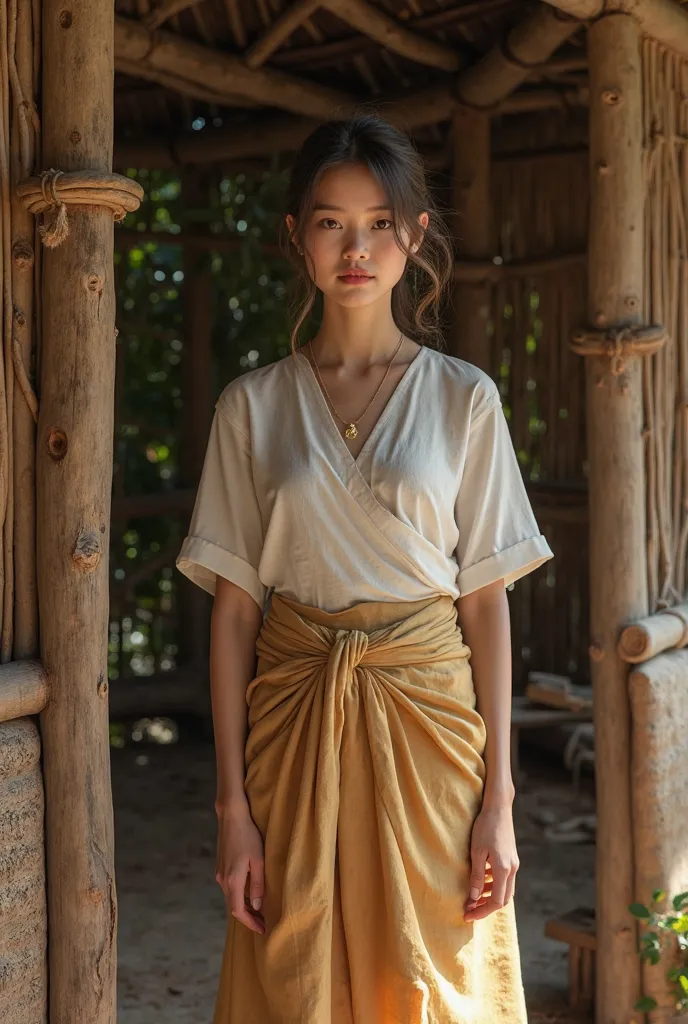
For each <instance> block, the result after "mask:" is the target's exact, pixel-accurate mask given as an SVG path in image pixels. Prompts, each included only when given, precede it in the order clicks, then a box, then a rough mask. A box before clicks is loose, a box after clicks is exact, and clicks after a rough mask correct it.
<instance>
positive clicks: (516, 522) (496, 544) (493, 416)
mask: <svg viewBox="0 0 688 1024" xmlns="http://www.w3.org/2000/svg"><path fill="white" fill-rule="evenodd" d="M455 513H456V523H457V526H458V530H459V541H458V544H457V549H456V560H457V562H458V566H459V572H458V576H457V586H458V588H459V591H460V593H461V595H462V596H464V595H466V594H470V593H471V592H472V591H474V590H479V589H480V587H484V586H487V585H488V584H489V583H494V582H495V581H496V580H498V579H501V578H503V579H504V583H505V586H508V585H509V584H511V583H513V582H514V581H515V580H518V579H520V577H521V576H525V575H526V573H529V572H532V571H533V570H534V569H537V567H538V566H540V565H542V563H543V562H546V561H547V559H549V558H552V551H551V550H550V547H549V544H548V543H547V541H546V539H545V537H544V536H543V535H542V534H541V533H540V530H539V528H538V524H537V522H536V520H535V516H534V514H533V510H532V507H531V505H530V500H529V498H528V494H527V492H526V488H525V484H524V482H523V476H522V475H521V469H520V466H519V464H518V459H517V458H516V452H515V451H514V446H513V443H512V440H511V436H510V434H509V428H508V425H507V422H506V418H505V416H504V411H503V409H502V404H501V401H500V397H499V392H498V391H497V389H496V387H495V388H494V390H493V391H490V392H489V393H488V395H487V396H486V398H485V401H484V402H483V403H482V404H481V408H480V409H479V410H478V411H477V412H476V413H475V414H474V417H473V419H472V422H471V427H470V434H469V439H468V446H467V452H466V459H465V464H464V469H463V475H462V478H461V484H460V487H459V493H458V497H457V500H456V509H455Z"/></svg>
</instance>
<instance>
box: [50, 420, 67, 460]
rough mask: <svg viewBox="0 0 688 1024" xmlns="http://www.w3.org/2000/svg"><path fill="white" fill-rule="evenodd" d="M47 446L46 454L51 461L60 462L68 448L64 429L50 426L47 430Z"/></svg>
mask: <svg viewBox="0 0 688 1024" xmlns="http://www.w3.org/2000/svg"><path fill="white" fill-rule="evenodd" d="M47 447H48V455H49V456H50V458H51V459H52V460H53V462H62V460H63V459H64V457H65V455H66V454H67V449H68V448H69V441H68V440H67V435H66V434H65V432H64V430H60V428H59V427H51V428H50V430H49V431H48V437H47Z"/></svg>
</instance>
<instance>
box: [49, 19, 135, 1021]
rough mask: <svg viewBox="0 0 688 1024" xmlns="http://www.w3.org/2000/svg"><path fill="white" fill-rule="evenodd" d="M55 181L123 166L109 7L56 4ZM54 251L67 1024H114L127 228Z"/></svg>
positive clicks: (54, 1008)
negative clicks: (119, 455) (120, 419)
mask: <svg viewBox="0 0 688 1024" xmlns="http://www.w3.org/2000/svg"><path fill="white" fill-rule="evenodd" d="M42 16H43V93H42V107H43V119H44V120H43V153H42V166H43V167H44V168H57V169H59V170H62V171H64V172H69V171H76V170H83V171H88V172H90V171H93V172H100V173H101V174H103V175H107V174H108V172H109V170H110V167H111V163H112V123H113V81H114V66H113V54H114V45H113V15H112V4H111V3H110V2H109V0H72V2H71V3H70V4H69V5H68V7H65V5H64V3H63V2H62V0H44V2H43V6H42ZM68 223H69V234H68V235H67V237H66V239H64V241H63V242H62V243H61V244H60V245H59V247H57V248H48V247H46V248H45V249H44V254H43V258H44V266H43V294H42V303H43V310H44V314H43V327H42V331H43V333H42V354H41V389H40V396H41V402H40V413H39V420H38V444H37V454H36V471H37V499H38V513H37V545H38V546H37V564H38V600H39V614H40V623H41V630H40V633H41V636H40V652H41V661H42V663H43V666H44V668H45V671H46V673H47V675H48V678H49V680H50V689H51V699H50V701H49V702H48V704H47V706H46V708H45V710H44V711H43V712H42V713H41V716H40V728H41V734H42V742H43V771H44V778H45V790H46V866H47V880H48V928H49V944H48V962H49V973H50V1016H49V1019H50V1020H51V1021H53V1022H54V1024H65V1022H67V1021H69V1024H112V1021H114V1020H115V1016H116V989H115V975H116V935H117V899H116V893H115V877H114V835H113V832H114V830H113V813H112V795H111V788H110V748H109V728H108V702H107V692H108V683H107V639H108V582H109V581H108V545H109V538H110V525H109V524H110V489H111V480H112V444H113V427H114V423H113V419H114V417H113V397H114V394H113V393H114V380H115V294H114V275H113V259H112V253H113V233H114V227H113V213H112V211H111V210H110V209H108V208H106V207H104V206H95V205H89V206H87V207H86V206H78V205H77V206H71V207H70V211H69V216H68Z"/></svg>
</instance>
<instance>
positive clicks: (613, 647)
mask: <svg viewBox="0 0 688 1024" xmlns="http://www.w3.org/2000/svg"><path fill="white" fill-rule="evenodd" d="M588 58H589V68H590V164H589V166H590V231H589V242H588V245H589V259H588V319H589V322H590V324H592V325H595V326H596V327H598V328H601V327H609V328H616V327H621V326H625V325H633V324H637V323H638V322H639V318H640V310H641V307H642V297H643V265H644V255H645V254H644V247H643V223H644V187H643V151H642V81H641V67H640V29H639V25H638V23H637V22H636V21H635V20H634V19H633V18H630V17H628V16H626V15H610V16H606V17H603V18H601V19H599V20H597V21H594V22H593V23H592V24H591V25H590V26H589V28H588ZM610 89H613V90H614V91H615V93H617V94H618V102H616V103H609V102H607V100H606V98H607V96H608V94H609V90H610ZM608 369H609V365H608V361H607V360H605V358H604V357H600V356H588V357H586V382H587V406H586V407H587V436H588V458H589V464H590V471H589V487H590V492H589V494H590V497H589V509H590V548H589V559H590V635H591V648H590V653H591V672H592V683H593V697H594V720H595V752H596V786H597V819H598V828H597V879H596V881H597V943H598V944H597V983H596V1013H595V1020H596V1022H597V1024H617V1022H618V1021H625V1020H631V1018H632V1017H633V1016H634V1013H633V1006H634V1003H635V1001H636V999H637V998H638V996H639V994H640V992H639V989H640V963H639V958H638V956H637V952H636V933H635V925H634V923H633V920H632V919H631V918H629V914H628V905H629V904H630V903H632V902H633V900H634V898H635V889H634V865H633V829H632V815H631V751H630V743H631V715H630V704H629V696H628V667H627V665H626V664H625V663H624V662H623V661H622V660H621V658H620V657H619V655H618V652H617V639H618V636H619V632H620V630H621V628H622V626H623V624H625V623H626V622H633V621H636V620H637V619H640V618H642V617H643V616H645V615H646V614H647V611H648V594H647V578H646V577H647V565H646V557H645V546H646V535H645V501H646V492H645V471H644V460H645V452H644V441H643V404H642V378H641V365H640V359H639V358H637V357H636V358H630V359H629V360H628V363H627V370H626V380H625V381H624V382H622V384H623V386H620V384H619V383H618V379H617V378H611V382H610V378H608V377H607V372H608ZM600 381H601V382H602V384H603V386H599V384H600Z"/></svg>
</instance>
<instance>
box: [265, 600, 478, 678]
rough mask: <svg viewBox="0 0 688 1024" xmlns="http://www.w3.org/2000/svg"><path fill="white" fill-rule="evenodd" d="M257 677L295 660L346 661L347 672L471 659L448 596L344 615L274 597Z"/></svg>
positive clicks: (375, 604) (369, 605)
mask: <svg viewBox="0 0 688 1024" xmlns="http://www.w3.org/2000/svg"><path fill="white" fill-rule="evenodd" d="M256 651H257V654H258V658H259V666H258V671H259V674H260V672H261V670H262V669H265V668H267V667H268V666H270V665H275V664H278V663H280V662H282V663H283V662H288V661H291V660H293V659H296V660H299V661H301V660H302V659H304V658H306V659H312V660H313V661H314V662H318V661H319V662H322V661H328V660H333V661H336V662H339V661H340V660H341V659H344V661H345V662H346V666H347V668H349V669H350V670H352V669H353V668H355V667H356V666H358V665H368V666H371V667H372V666H375V667H383V666H399V667H402V666H406V665H410V664H416V665H417V664H424V663H428V662H437V661H442V660H444V659H449V658H456V657H457V655H459V656H466V655H467V654H470V652H469V651H468V649H467V648H466V646H465V644H464V643H463V638H462V635H461V631H460V629H459V627H458V625H457V619H456V607H455V605H454V602H453V600H452V598H451V597H450V596H449V595H447V594H438V595H436V596H434V597H430V598H424V599H422V600H420V601H390V602H387V601H364V602H360V603H359V604H356V605H353V606H352V607H351V608H347V609H345V610H344V611H340V612H326V611H323V610H322V609H320V608H313V607H311V606H308V605H303V604H299V603H298V602H296V601H293V600H291V599H289V598H286V597H283V596H281V595H279V594H273V596H272V598H271V602H270V606H269V609H268V613H267V615H266V618H265V620H264V622H263V625H262V627H261V631H260V634H259V636H258V640H257V643H256Z"/></svg>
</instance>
